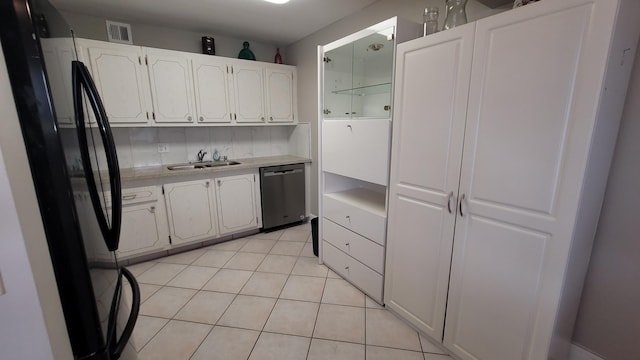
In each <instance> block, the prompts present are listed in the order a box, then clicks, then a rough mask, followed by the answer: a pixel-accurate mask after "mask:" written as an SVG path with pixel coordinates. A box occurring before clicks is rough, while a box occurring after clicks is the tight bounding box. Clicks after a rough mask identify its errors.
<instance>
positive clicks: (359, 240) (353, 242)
mask: <svg viewBox="0 0 640 360" xmlns="http://www.w3.org/2000/svg"><path fill="white" fill-rule="evenodd" d="M322 224H323V228H322V229H323V235H322V237H323V239H324V240H325V241H327V242H329V243H331V244H332V245H333V246H335V247H336V248H338V249H340V250H341V251H343V252H344V253H346V254H348V255H349V256H351V257H353V258H355V259H356V260H358V261H360V262H361V263H363V264H365V265H367V266H368V267H370V268H372V269H373V270H375V271H377V272H378V273H380V274H382V273H383V271H384V248H383V247H382V246H380V245H378V244H376V243H374V242H373V241H371V240H369V239H367V238H365V237H363V236H360V235H358V234H356V233H354V232H353V231H350V230H347V229H345V228H343V227H342V226H340V225H337V224H336V223H334V222H332V221H330V220H327V219H325V221H323V222H322Z"/></svg>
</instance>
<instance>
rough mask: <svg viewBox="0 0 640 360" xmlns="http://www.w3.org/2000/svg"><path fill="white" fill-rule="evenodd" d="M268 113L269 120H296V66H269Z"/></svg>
mask: <svg viewBox="0 0 640 360" xmlns="http://www.w3.org/2000/svg"><path fill="white" fill-rule="evenodd" d="M265 71H266V75H265V79H266V84H267V91H266V96H267V102H266V103H267V113H268V114H269V118H268V119H267V121H269V122H293V121H294V120H295V116H294V113H295V106H296V94H295V92H294V89H295V84H294V80H295V78H294V74H295V68H293V67H289V66H287V67H285V66H281V67H279V68H278V69H273V68H267V69H266V70H265Z"/></svg>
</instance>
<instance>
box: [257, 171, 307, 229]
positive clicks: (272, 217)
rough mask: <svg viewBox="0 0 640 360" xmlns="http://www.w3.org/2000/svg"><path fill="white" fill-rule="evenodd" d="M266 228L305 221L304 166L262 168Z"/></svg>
mask: <svg viewBox="0 0 640 360" xmlns="http://www.w3.org/2000/svg"><path fill="white" fill-rule="evenodd" d="M260 190H261V193H262V225H263V228H264V229H265V230H266V229H271V228H274V227H278V226H282V225H286V224H290V223H294V222H298V221H302V220H304V219H305V176H304V164H292V165H281V166H270V167H263V168H260Z"/></svg>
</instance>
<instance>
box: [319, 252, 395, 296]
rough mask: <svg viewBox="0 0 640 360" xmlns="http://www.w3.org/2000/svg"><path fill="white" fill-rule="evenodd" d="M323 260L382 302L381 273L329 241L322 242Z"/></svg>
mask: <svg viewBox="0 0 640 360" xmlns="http://www.w3.org/2000/svg"><path fill="white" fill-rule="evenodd" d="M322 249H323V260H324V262H325V264H326V265H327V266H329V267H330V268H332V269H333V270H334V271H335V272H336V273H338V274H339V275H340V276H342V277H343V278H345V279H346V280H348V281H350V282H351V283H352V284H354V285H355V286H357V287H358V288H360V290H362V291H363V292H365V293H366V294H367V295H369V296H370V297H371V298H372V299H374V300H376V301H378V302H380V303H381V302H382V285H383V279H382V275H380V274H378V273H377V272H375V271H373V270H371V269H370V268H368V267H367V266H365V265H364V264H362V263H360V262H359V261H357V260H356V259H354V258H352V257H350V256H349V255H347V254H345V253H343V252H342V251H340V250H338V248H336V247H334V246H333V245H331V244H330V243H329V242H327V241H324V242H323V248H322Z"/></svg>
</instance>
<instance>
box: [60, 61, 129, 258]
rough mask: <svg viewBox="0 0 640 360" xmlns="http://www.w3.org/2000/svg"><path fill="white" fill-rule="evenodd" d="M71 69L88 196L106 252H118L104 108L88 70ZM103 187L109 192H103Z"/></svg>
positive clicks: (114, 175)
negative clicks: (89, 113)
mask: <svg viewBox="0 0 640 360" xmlns="http://www.w3.org/2000/svg"><path fill="white" fill-rule="evenodd" d="M71 67H72V72H71V74H72V79H73V80H72V83H73V107H74V115H75V116H74V117H75V122H76V129H77V132H78V141H79V145H80V155H81V156H82V165H83V169H84V174H85V177H86V179H87V185H88V190H89V195H90V197H91V203H92V205H93V209H94V211H95V214H96V218H97V220H98V225H99V226H100V232H101V233H102V237H103V238H104V241H105V244H106V246H107V249H108V250H109V251H115V250H117V249H118V243H119V241H120V227H121V224H122V192H121V187H120V168H119V166H118V156H117V154H116V146H115V143H114V141H113V135H112V134H111V128H110V127H109V121H108V120H107V115H106V112H105V111H104V106H103V105H102V101H101V100H100V95H99V94H98V90H97V89H96V86H95V84H94V83H93V79H92V78H91V75H90V74H89V70H87V67H86V66H85V65H84V64H83V63H82V62H80V61H77V60H74V61H72V65H71ZM83 90H84V91H85V93H86V99H87V102H88V103H89V104H90V106H91V109H92V110H93V113H94V115H95V118H96V122H97V124H98V130H99V133H100V137H98V136H96V134H95V132H94V131H91V130H90V129H87V124H86V122H85V115H84V101H83V99H84V98H85V97H83V96H82V94H83ZM101 155H103V156H104V157H103V158H104V159H105V161H106V165H105V164H104V162H103V161H101V159H102V157H101ZM105 167H106V169H105ZM107 185H109V189H106V186H107ZM105 194H111V199H110V200H111V206H110V207H108V206H107V203H108V201H109V199H107V197H106V195H105ZM109 210H111V211H109Z"/></svg>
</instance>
